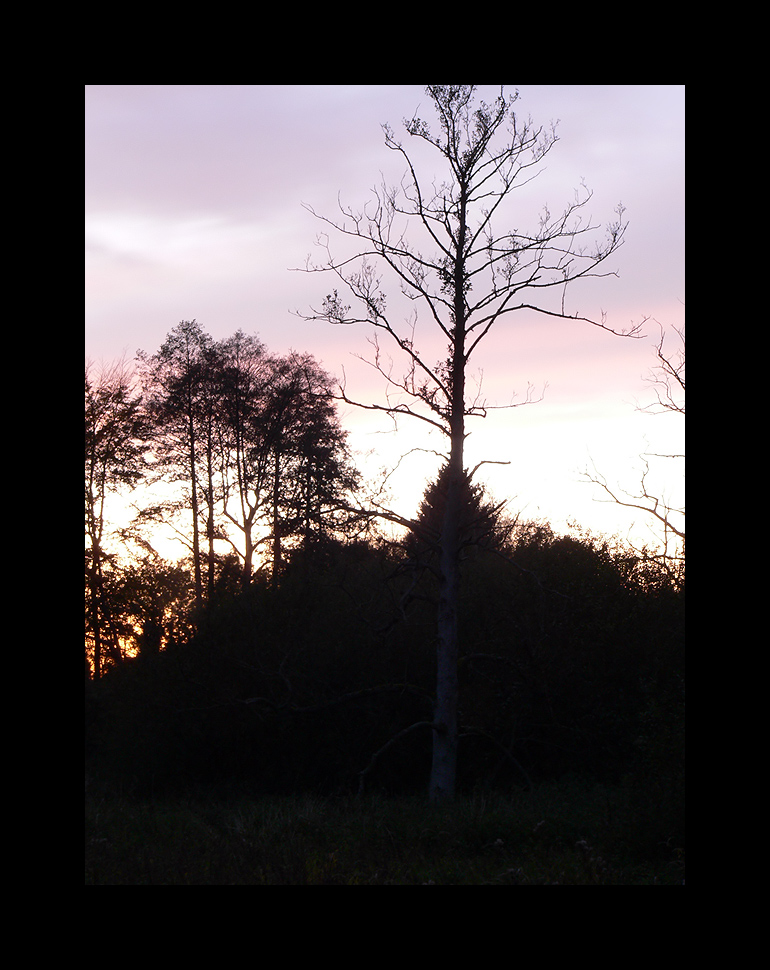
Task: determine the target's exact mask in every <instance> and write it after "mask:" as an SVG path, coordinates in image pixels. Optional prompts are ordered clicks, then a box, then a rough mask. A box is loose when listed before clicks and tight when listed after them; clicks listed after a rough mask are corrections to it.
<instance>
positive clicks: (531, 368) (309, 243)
mask: <svg viewBox="0 0 770 970" xmlns="http://www.w3.org/2000/svg"><path fill="white" fill-rule="evenodd" d="M515 87H518V89H519V92H520V100H519V102H518V106H517V112H518V113H519V114H521V115H523V116H524V117H526V116H528V115H531V116H532V119H533V120H534V121H535V122H536V123H537V124H544V125H548V124H549V122H550V121H551V120H554V121H555V120H557V119H559V120H560V123H559V127H558V136H559V139H560V140H559V143H558V144H557V145H556V146H555V148H554V149H553V150H552V151H551V152H550V154H549V155H548V156H547V158H546V161H545V163H544V166H543V167H544V171H543V172H542V174H541V175H540V176H539V177H538V178H537V179H536V180H535V181H534V182H533V183H532V184H531V185H529V186H528V187H527V188H525V189H523V190H521V191H520V192H519V193H514V196H513V199H512V203H511V207H509V209H508V213H510V219H511V220H513V222H514V224H515V225H517V226H518V227H520V228H522V229H524V228H528V227H532V228H534V227H535V226H536V218H537V214H538V213H539V211H540V210H541V209H542V207H543V205H544V204H546V203H547V204H548V206H549V208H550V209H551V211H552V212H554V213H555V212H560V211H561V210H562V209H563V208H564V206H565V205H566V204H568V203H569V202H570V201H572V199H573V193H574V189H576V188H577V187H578V186H579V185H580V182H581V180H582V179H585V182H586V184H587V185H588V187H589V188H591V189H592V190H593V192H594V196H593V199H592V201H591V203H590V206H589V210H590V213H591V215H592V217H593V221H594V222H597V223H600V224H602V225H604V224H606V223H607V222H610V221H611V220H612V219H613V210H614V208H615V206H616V205H617V203H618V202H622V203H623V205H624V206H625V207H626V218H627V219H628V222H629V228H628V230H627V233H626V242H625V244H624V245H623V247H622V248H621V249H620V250H619V252H618V253H617V254H616V256H615V257H614V259H613V260H612V264H611V267H610V268H612V269H617V270H618V272H619V273H620V278H615V277H609V278H608V279H604V280H597V281H588V282H586V283H585V284H583V285H580V284H576V286H575V289H574V290H573V291H572V295H571V298H570V299H571V310H572V312H576V311H578V310H579V311H580V312H581V313H583V314H585V315H587V316H593V315H596V316H597V317H598V315H599V313H600V311H601V310H602V309H603V310H605V311H606V312H607V317H608V323H609V324H610V325H612V326H614V327H617V328H623V327H627V326H629V325H630V324H631V323H632V322H634V323H636V322H639V321H640V320H642V318H644V317H648V316H649V317H653V318H655V319H656V320H658V321H659V322H660V324H662V325H663V327H664V328H665V329H666V331H667V332H670V337H669V338H668V339H669V340H670V341H671V348H672V349H674V347H675V338H676V334H675V333H673V328H674V327H680V328H681V327H682V326H683V325H684V301H685V291H684V87H683V86H669V85H631V86H624V85H599V86H591V85H588V86H586V85H506V91H508V92H510V91H513V90H514V88H515ZM480 90H481V95H482V96H483V97H485V98H486V100H488V101H491V100H492V99H493V98H494V97H495V95H496V93H497V90H498V89H497V88H495V87H491V86H481V89H480ZM415 111H417V113H418V114H420V116H422V117H423V118H425V119H426V120H428V121H431V120H433V116H432V115H431V113H430V105H429V99H428V98H427V96H426V95H425V93H424V89H423V88H422V87H421V86H418V85H403V86H401V85H385V86H382V85H381V86H371V87H369V86H356V85H346V86H259V85H87V86H86V330H85V338H86V339H85V353H86V357H88V358H91V359H92V360H95V361H98V360H105V361H111V360H115V359H117V358H119V357H121V356H123V355H125V356H126V357H127V358H128V359H132V358H133V356H134V354H135V353H136V351H137V350H138V349H140V348H141V349H143V350H146V351H147V352H149V353H154V352H155V351H156V350H157V349H158V348H159V347H160V345H161V343H162V342H163V340H164V339H165V336H166V334H167V333H168V332H169V331H170V330H172V329H173V327H174V326H176V324H177V323H178V322H179V321H180V320H189V319H193V318H195V319H197V320H198V322H199V323H200V324H201V325H202V326H203V328H204V329H205V330H206V331H208V332H209V333H210V334H211V335H212V336H213V337H214V338H217V339H218V338H221V337H225V336H228V335H230V334H232V333H234V332H235V331H236V330H238V329H242V330H244V331H246V332H247V333H258V334H259V336H260V337H261V339H262V340H263V341H264V342H265V343H266V344H267V346H268V347H269V348H270V350H272V351H274V352H284V351H287V350H289V349H290V348H293V349H296V350H299V351H307V352H310V353H312V354H314V355H315V356H316V358H317V359H318V360H319V361H321V362H322V363H323V365H324V366H325V368H326V369H327V370H328V371H330V372H331V373H332V374H334V375H336V376H341V374H342V368H343V367H344V368H345V371H346V373H347V376H348V392H349V394H350V395H351V396H352V397H353V396H357V397H358V399H360V400H365V401H379V402H381V401H382V393H381V382H379V381H378V380H377V375H376V374H375V372H374V371H372V370H371V369H369V368H366V367H365V366H363V365H362V364H361V363H360V362H359V361H357V360H356V358H355V357H354V356H352V355H355V354H360V355H366V353H367V351H368V349H369V348H368V344H367V342H366V338H367V336H369V333H368V332H367V329H366V328H365V327H363V326H360V327H345V328H332V327H329V326H326V325H323V324H320V323H307V322H305V321H303V320H301V319H299V318H298V317H296V316H294V315H292V312H291V311H293V310H296V309H299V310H307V309H308V308H309V306H310V304H314V305H316V306H318V305H320V302H321V299H322V298H323V296H324V295H325V293H327V292H329V290H330V289H331V288H332V286H333V285H334V284H333V282H332V280H331V279H328V278H327V277H325V276H317V275H306V274H302V273H294V272H290V271H289V270H290V269H291V268H292V267H300V266H303V265H304V263H305V258H306V257H307V256H308V255H313V256H318V251H317V250H315V249H314V245H313V243H314V239H315V237H316V235H317V233H318V232H319V231H320V230H321V229H322V228H323V227H322V226H321V225H320V224H319V223H318V222H317V221H316V220H314V219H313V217H312V216H311V215H310V214H309V213H308V212H307V211H306V210H305V209H304V208H303V207H302V203H303V202H304V203H307V204H310V205H312V206H313V208H314V209H315V210H316V211H317V212H319V213H322V214H324V215H328V216H330V217H334V216H335V215H336V214H337V195H338V193H340V194H341V197H342V200H343V202H346V203H348V204H350V205H352V206H353V207H354V208H359V207H361V206H363V204H364V203H365V202H366V201H367V200H368V199H369V198H370V197H371V189H372V187H373V186H374V185H377V184H379V183H380V182H381V181H382V177H383V176H384V178H385V180H386V182H388V183H397V182H398V181H399V180H400V177H401V175H402V174H403V164H401V163H400V161H399V158H398V156H397V155H396V154H395V153H393V152H390V151H388V149H387V148H386V147H385V145H384V139H383V134H382V130H381V125H382V124H383V123H387V124H389V125H390V126H391V127H392V128H393V129H394V131H395V132H396V133H397V134H398V135H399V136H402V137H403V140H404V142H405V144H406V145H407V147H408V148H411V146H410V145H409V144H407V143H408V141H409V136H408V135H406V134H405V133H404V131H403V124H402V119H403V118H405V117H411V116H412V115H413V114H414V113H415ZM417 147H418V150H417V151H416V153H415V157H416V158H417V159H418V160H419V163H420V173H421V174H422V175H424V176H425V177H426V179H427V180H428V181H430V180H431V179H432V177H433V175H434V173H436V172H437V171H438V168H439V166H438V161H437V159H438V156H437V153H436V154H435V155H433V154H432V153H430V152H427V151H425V150H424V146H422V145H419V146H417ZM381 173H382V174H381ZM331 242H332V249H333V251H341V246H340V247H336V246H335V240H334V239H333V238H332V240H331ZM393 290H394V291H395V290H396V287H395V286H394V287H393ZM646 329H647V333H648V334H649V336H648V337H647V339H645V340H639V341H634V340H623V339H619V338H617V337H613V336H611V335H609V334H607V333H605V332H603V331H601V330H598V329H596V328H593V327H591V326H589V325H587V324H577V323H574V322H570V323H565V322H556V321H553V322H551V321H547V320H545V319H544V318H534V317H521V318H519V317H518V316H515V315H514V316H513V317H509V318H507V319H506V318H503V320H501V321H500V323H499V324H498V325H497V330H496V331H494V330H493V331H492V333H491V334H490V336H489V337H488V338H487V340H486V341H485V343H484V344H482V345H481V346H480V348H479V352H478V355H477V358H476V359H475V361H474V362H472V367H471V372H472V373H474V372H475V370H476V368H479V367H480V368H482V369H483V375H484V376H483V392H484V396H485V398H486V399H487V401H488V402H489V403H496V404H505V403H508V402H509V400H510V398H511V393H512V392H514V391H515V392H516V395H517V396H516V398H515V400H523V399H524V397H525V396H526V389H527V385H528V383H530V384H532V385H534V387H535V389H536V391H537V392H538V394H539V392H540V391H541V390H542V387H543V385H544V384H546V383H547V384H548V388H547V390H546V393H545V397H544V399H543V401H542V402H541V403H539V404H533V405H531V406H528V407H523V408H515V409H513V410H510V411H497V412H492V414H493V416H491V417H489V418H487V419H486V420H485V421H474V422H473V423H472V424H471V425H470V428H469V430H471V432H472V434H471V436H470V438H469V439H468V444H467V449H468V460H467V462H466V464H467V465H468V466H469V467H472V466H473V465H475V464H476V462H478V461H480V460H482V459H492V460H495V461H510V462H511V464H510V465H507V466H504V467H502V466H500V467H498V466H492V465H489V466H485V471H486V474H484V475H483V476H482V478H483V480H485V481H486V482H487V483H488V484H489V486H490V488H491V490H492V492H493V494H494V495H495V496H496V497H497V498H499V499H502V498H510V500H511V501H510V509H511V511H513V512H519V511H520V512H522V513H523V515H524V516H525V517H529V518H546V519H548V520H550V521H552V522H553V524H554V525H555V526H556V527H558V528H562V527H564V526H565V524H566V522H567V521H568V520H570V519H573V520H576V521H577V522H579V523H580V524H581V525H583V526H585V527H588V528H591V529H592V530H594V531H596V532H600V533H605V534H612V533H619V534H621V535H626V534H627V533H629V534H630V535H631V536H632V537H633V538H634V539H635V540H637V541H639V540H642V541H643V540H644V539H645V538H648V537H649V533H648V532H647V530H646V526H645V525H644V519H643V517H642V516H641V515H640V514H634V513H632V511H631V510H628V509H619V508H617V507H615V506H613V505H611V504H610V505H608V504H605V503H600V502H597V501H596V500H597V499H599V498H602V496H601V495H600V493H599V491H598V489H596V488H595V487H594V486H591V485H589V484H584V483H583V482H581V481H580V474H581V472H582V471H583V470H584V469H586V468H587V467H588V466H589V465H590V463H591V461H592V460H593V462H595V464H596V466H597V468H599V469H600V470H601V471H602V472H603V473H604V475H605V476H606V477H607V479H608V481H609V482H611V483H612V484H617V485H620V486H621V487H623V486H625V487H626V488H627V490H629V491H630V490H633V489H634V488H635V486H636V485H637V483H638V479H639V468H640V466H641V462H640V460H639V458H638V455H639V454H640V453H641V452H644V451H653V452H666V451H676V452H681V451H683V443H682V439H683V428H682V427H681V422H680V421H678V420H676V419H675V418H672V417H670V416H661V417H652V416H650V415H648V414H640V413H638V411H636V410H635V407H636V405H637V404H640V405H643V404H647V403H649V402H650V401H651V400H652V399H653V397H652V395H651V392H650V389H649V387H648V385H646V384H645V382H644V380H643V378H644V377H645V376H646V375H647V374H648V372H649V370H650V368H651V367H652V366H653V365H654V363H655V360H654V347H655V343H656V340H657V338H658V328H657V326H656V325H655V324H654V323H652V322H651V323H650V324H649V325H648V327H647V328H646ZM415 342H416V345H417V346H418V347H420V348H423V347H425V348H431V349H430V351H429V355H430V356H431V357H432V355H433V348H434V347H435V348H436V349H437V350H438V352H439V354H440V352H441V349H442V348H441V344H440V342H438V343H437V342H436V341H435V337H434V335H433V334H432V333H431V330H430V327H429V324H428V323H427V321H426V322H425V324H424V327H423V328H422V329H421V328H420V327H419V325H418V330H417V338H416V341H415ZM436 356H437V357H438V354H437V355H436ZM473 365H475V366H473ZM342 414H343V422H344V424H345V426H346V427H348V428H349V429H350V431H351V436H352V437H351V442H352V444H353V447H354V448H355V449H356V450H358V451H360V452H368V451H372V450H374V452H375V455H374V456H373V457H372V458H370V459H369V460H368V462H367V463H365V462H363V461H362V462H361V464H362V467H364V466H365V467H367V468H369V467H372V468H373V467H375V466H380V465H387V466H389V465H392V464H393V463H395V461H397V458H398V456H399V455H400V454H402V453H404V452H405V451H408V450H409V449H410V448H414V447H420V446H422V447H427V448H438V447H439V442H438V441H432V440H430V439H427V438H426V437H425V434H424V431H423V426H422V424H421V423H418V422H412V426H409V425H408V424H407V423H406V422H404V423H403V424H402V425H401V427H400V429H399V432H398V434H395V435H394V434H389V435H385V434H382V433H379V432H380V431H382V430H386V429H387V428H388V427H389V424H387V423H384V422H383V421H382V420H380V421H377V420H375V419H373V418H372V417H371V416H370V415H369V414H368V413H367V414H362V413H360V412H354V411H352V410H351V409H349V408H346V409H345V410H344V411H343V412H342ZM435 468H436V459H435V458H432V457H431V458H428V457H426V456H414V457H412V458H410V459H408V460H407V461H405V462H404V463H403V464H402V466H401V470H400V472H399V474H398V475H395V476H394V477H393V479H392V482H393V485H394V493H395V494H394V503H395V504H396V506H397V507H398V510H399V511H401V512H404V513H405V514H411V513H412V512H413V511H414V507H415V505H416V503H417V501H418V499H419V496H420V494H421V491H422V488H423V487H424V484H425V478H426V476H429V475H431V474H432V473H433V472H434V471H435ZM654 469H655V476H656V477H655V479H654V484H655V486H656V487H657V489H658V492H659V493H662V492H665V493H666V494H667V495H668V496H669V497H670V498H671V500H672V501H674V502H677V501H679V499H680V497H681V492H682V487H683V482H682V480H681V466H680V465H679V463H677V462H670V461H669V462H666V461H658V462H657V463H655V465H654Z"/></svg>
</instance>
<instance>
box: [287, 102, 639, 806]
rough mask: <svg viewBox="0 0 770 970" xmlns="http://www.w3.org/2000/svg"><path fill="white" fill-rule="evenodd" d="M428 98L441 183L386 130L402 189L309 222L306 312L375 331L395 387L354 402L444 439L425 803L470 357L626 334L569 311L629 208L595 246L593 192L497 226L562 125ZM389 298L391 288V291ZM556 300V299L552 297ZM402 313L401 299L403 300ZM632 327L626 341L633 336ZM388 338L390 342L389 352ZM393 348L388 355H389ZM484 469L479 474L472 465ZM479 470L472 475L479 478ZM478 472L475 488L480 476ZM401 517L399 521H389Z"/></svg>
mask: <svg viewBox="0 0 770 970" xmlns="http://www.w3.org/2000/svg"><path fill="white" fill-rule="evenodd" d="M426 94H427V96H428V98H429V99H430V101H431V103H432V107H433V109H434V111H435V114H436V117H437V123H434V122H431V123H429V122H427V121H425V120H423V119H422V118H420V117H417V116H416V115H415V116H414V117H412V118H411V119H410V120H405V122H404V125H405V130H406V133H407V135H408V136H409V137H410V138H411V139H413V140H414V142H413V143H416V142H423V143H425V144H427V145H429V146H432V148H433V149H435V151H436V153H437V155H436V160H437V162H438V163H439V164H440V165H441V168H442V169H443V173H442V177H441V178H440V179H436V178H435V177H434V176H433V175H432V174H430V173H429V174H427V175H423V174H420V175H418V171H417V165H416V162H415V161H413V157H412V156H413V155H415V154H416V153H414V152H412V154H410V152H409V151H408V150H407V148H405V147H404V145H403V144H402V142H401V141H399V140H398V139H397V138H396V135H395V133H394V132H393V131H392V130H391V128H389V127H388V126H387V125H384V126H383V131H384V135H385V145H386V146H387V148H388V149H389V150H390V151H392V152H395V153H396V154H397V155H398V156H400V158H401V159H402V161H403V163H404V165H405V174H404V177H403V179H402V181H401V184H400V185H398V186H394V187H393V186H387V185H385V184H382V185H381V186H380V188H378V189H375V190H374V196H373V199H372V200H371V201H370V203H369V204H368V205H366V206H365V207H364V208H363V209H361V210H356V209H353V208H351V207H349V206H345V205H343V204H342V202H341V201H340V203H339V205H340V216H337V217H335V218H334V219H332V218H328V217H326V216H323V215H319V214H318V213H316V212H315V211H314V210H313V209H312V207H310V206H306V208H308V209H309V211H310V212H311V213H312V214H313V215H314V216H316V217H317V218H319V219H320V220H321V221H322V222H323V223H325V226H326V227H327V229H325V230H324V232H322V233H321V234H320V235H319V236H318V238H317V240H316V242H317V245H319V246H320V247H321V249H322V250H323V253H324V255H323V257H322V259H321V261H320V262H312V261H311V260H308V263H307V265H306V267H305V269H306V270H307V271H310V272H324V273H327V274H329V275H330V276H331V277H332V278H333V279H334V280H335V283H334V288H333V289H331V290H330V291H329V292H328V293H327V295H326V297H325V298H324V299H323V302H322V304H321V306H320V307H319V308H317V309H316V308H311V311H310V313H304V314H300V316H303V317H304V318H305V319H307V320H322V321H326V322H328V323H330V324H334V325H338V326H351V325H353V324H359V323H363V324H366V325H368V326H369V327H370V328H372V333H371V336H370V343H371V344H372V346H373V359H372V360H371V363H372V364H373V365H374V366H375V367H376V368H377V370H378V371H379V372H380V373H381V374H382V376H383V377H384V379H385V381H386V382H387V386H388V391H389V393H388V394H387V396H386V400H385V402H384V403H382V402H371V401H353V400H350V399H349V397H348V394H347V391H346V389H345V388H344V387H343V388H341V397H342V398H343V399H344V400H345V401H347V402H348V403H351V404H357V405H359V406H362V407H366V408H369V409H372V410H375V411H379V412H383V413H386V414H389V415H390V416H391V417H393V418H398V417H400V416H401V415H408V416H409V417H413V418H415V419H417V420H419V421H421V422H423V424H425V425H426V426H427V427H430V428H434V429H438V430H439V431H440V432H441V433H442V435H443V436H444V440H445V442H446V450H445V452H444V453H443V454H444V460H445V462H446V468H445V475H446V480H447V497H446V503H445V508H444V516H443V523H442V528H441V535H440V539H439V547H440V584H439V588H440V593H439V604H438V616H437V683H436V697H435V708H434V715H433V721H432V723H431V724H430V727H431V729H432V732H433V763H432V771H431V778H430V786H429V792H430V798H431V800H432V801H433V802H440V801H444V800H448V799H452V798H453V797H454V793H455V781H456V766H457V739H458V679H457V662H458V651H459V642H458V602H459V590H460V562H459V550H460V539H459V535H460V528H461V520H462V496H463V494H464V490H463V485H464V483H465V476H466V475H468V473H467V472H466V469H465V466H464V446H465V439H466V435H467V433H468V432H467V430H466V419H468V418H471V417H483V416H484V415H485V414H486V412H487V405H486V404H485V403H484V402H483V400H481V399H480V398H479V397H478V396H474V397H471V395H470V394H468V393H466V375H467V374H468V367H469V363H470V361H471V358H472V356H473V354H474V352H475V351H476V350H477V348H478V347H479V345H480V344H481V342H482V341H483V340H484V338H485V337H486V336H487V335H488V334H489V332H490V331H491V330H492V328H493V327H496V326H502V325H505V322H506V320H507V319H510V318H511V317H513V316H514V315H515V314H531V313H534V314H537V315H539V316H541V317H543V319H544V320H545V321H546V322H547V320H548V319H549V318H559V319H567V320H572V321H574V322H575V324H576V325H577V324H580V323H586V324H590V325H593V326H596V327H601V328H603V329H605V330H607V331H609V332H610V333H617V331H615V330H613V329H612V328H611V327H610V326H609V325H608V324H607V322H606V319H605V318H604V316H603V315H601V316H599V317H598V318H591V317H587V316H582V315H580V314H578V313H571V312H570V310H569V304H568V292H569V291H570V290H571V287H572V285H573V284H574V283H576V282H577V281H579V280H581V279H586V278H588V277H595V276H604V275H613V273H612V270H611V269H609V268H607V261H608V259H609V257H611V256H612V255H613V253H615V252H616V251H617V249H618V247H619V246H620V245H621V243H622V240H623V235H624V232H625V228H626V226H625V224H624V222H623V208H622V206H620V205H619V206H618V207H617V209H616V211H615V214H614V215H615V218H614V219H613V221H612V222H610V224H609V225H608V226H607V227H606V231H605V233H603V234H601V235H600V236H599V237H598V238H597V229H599V227H598V226H596V225H594V224H593V223H591V221H590V220H588V219H585V218H584V210H585V209H586V206H587V205H588V203H589V202H590V200H591V192H590V191H588V190H587V189H586V188H585V187H583V188H582V189H580V190H578V192H577V193H576V194H575V197H574V200H573V201H572V202H570V203H569V204H567V205H566V207H565V208H564V210H563V211H562V212H561V213H560V214H559V215H553V214H552V213H551V212H550V211H549V209H548V208H545V209H544V210H543V212H542V215H541V216H540V220H539V225H538V226H537V227H536V228H534V229H533V230H531V231H528V232H527V231H523V230H521V229H519V228H511V227H506V226H504V225H503V226H498V223H501V222H503V220H508V219H510V218H511V206H510V205H508V204H507V203H508V202H509V201H510V197H511V196H512V194H513V193H514V190H518V189H519V188H521V187H523V186H525V185H527V183H528V182H530V181H531V178H532V177H533V175H534V174H536V172H535V170H536V169H537V166H539V165H540V164H541V163H542V161H543V159H544V158H545V156H546V155H547V154H548V153H549V152H550V151H551V150H552V149H553V147H554V145H555V144H556V142H557V137H556V132H555V127H554V126H552V127H551V128H550V129H544V128H542V127H535V126H534V125H533V124H532V122H531V121H526V122H522V121H521V120H520V118H519V117H518V116H517V114H516V113H515V112H514V110H513V105H514V103H515V102H516V100H517V98H518V93H514V94H513V95H512V96H507V95H506V94H505V92H504V90H503V89H502V88H501V89H500V94H499V95H498V96H497V97H496V98H495V100H494V101H493V102H492V103H491V104H486V103H485V102H484V101H479V100H478V99H477V96H476V91H475V87H474V86H473V85H431V86H429V87H428V88H426ZM329 230H332V231H333V232H334V234H335V235H336V236H337V237H347V238H348V239H352V240H353V241H354V243H355V253H354V255H353V256H352V257H350V256H343V257H339V256H338V257H335V255H334V254H333V253H332V250H331V245H330V235H329ZM386 279H387V280H390V281H391V282H392V283H395V285H396V287H397V292H399V291H400V293H401V294H402V295H403V296H404V297H406V298H407V299H408V300H409V301H411V303H412V305H413V311H412V312H411V314H410V315H408V316H407V317H406V318H405V319H404V318H402V319H399V318H398V310H395V311H394V310H392V309H391V307H390V305H389V300H388V296H387V294H386V290H385V287H386V285H388V284H387V283H386ZM391 292H392V291H391ZM548 292H553V293H555V294H556V299H547V298H546V293H548ZM397 302H398V301H397ZM424 320H427V321H429V323H430V325H431V327H432V328H436V329H437V331H438V332H439V333H440V334H441V335H442V338H443V340H444V341H445V343H446V348H447V351H446V356H445V357H444V358H443V359H442V360H440V361H439V362H437V363H433V362H432V361H431V360H430V359H429V358H428V357H427V356H426V355H425V354H423V353H420V351H419V350H418V349H417V347H416V344H415V331H416V327H417V325H418V324H421V323H422V322H423V321H424ZM636 329H638V328H635V329H633V330H629V331H625V332H624V335H626V336H629V335H634V334H635V332H636ZM381 341H384V344H383V343H381ZM386 344H389V347H386V346H385V345H386ZM389 350H390V351H393V350H395V351H396V352H397V353H398V354H400V355H401V357H402V359H403V361H404V362H405V368H404V370H403V373H402V374H401V376H396V375H395V374H394V371H393V368H392V366H390V364H389V363H388V356H387V354H388V351H389ZM477 467H478V466H477ZM474 471H475V469H474ZM472 475H473V472H471V473H470V474H469V475H468V477H469V478H470V477H472ZM391 517H392V516H391Z"/></svg>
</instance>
